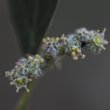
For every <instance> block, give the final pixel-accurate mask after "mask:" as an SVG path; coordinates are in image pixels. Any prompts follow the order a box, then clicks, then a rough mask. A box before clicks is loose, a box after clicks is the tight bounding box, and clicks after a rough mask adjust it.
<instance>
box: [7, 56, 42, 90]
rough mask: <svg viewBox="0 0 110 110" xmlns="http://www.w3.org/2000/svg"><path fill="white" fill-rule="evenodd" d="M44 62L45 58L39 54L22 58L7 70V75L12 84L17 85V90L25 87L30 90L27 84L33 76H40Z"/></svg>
mask: <svg viewBox="0 0 110 110" xmlns="http://www.w3.org/2000/svg"><path fill="white" fill-rule="evenodd" d="M43 62H44V59H43V58H41V56H39V55H35V56H29V57H28V58H27V59H26V58H22V59H20V60H19V61H18V62H17V63H16V66H15V68H14V69H12V70H11V71H7V72H6V77H9V79H10V81H11V82H10V84H11V85H15V86H16V88H17V90H16V91H17V92H18V91H19V89H21V88H23V87H24V88H25V89H26V90H27V92H29V89H28V88H27V85H28V83H29V82H30V81H32V78H39V76H40V75H41V74H42V69H41V68H42V63H43Z"/></svg>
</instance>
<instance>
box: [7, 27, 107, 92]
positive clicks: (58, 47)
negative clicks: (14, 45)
mask: <svg viewBox="0 0 110 110" xmlns="http://www.w3.org/2000/svg"><path fill="white" fill-rule="evenodd" d="M105 31H106V29H104V30H103V32H100V31H99V30H97V31H95V30H87V29H86V28H80V29H77V30H76V31H75V33H74V34H70V35H64V34H63V35H62V36H61V37H47V38H44V39H43V40H42V48H41V52H40V53H39V54H36V55H33V56H28V57H27V58H21V59H20V60H18V62H17V63H16V66H15V68H14V69H12V70H10V71H7V72H6V77H8V78H9V80H10V84H11V85H15V86H16V88H17V90H16V91H17V92H19V90H20V89H21V88H25V89H26V90H27V92H29V89H28V84H29V83H30V82H31V81H32V79H37V78H39V77H40V76H42V75H43V73H45V71H46V70H47V69H48V68H49V66H50V65H52V63H54V62H55V61H56V60H57V59H58V58H59V57H61V56H72V58H73V60H78V59H79V57H80V58H82V59H84V58H85V56H86V55H85V54H84V53H83V52H84V50H86V51H88V52H91V53H93V54H100V52H101V51H102V50H105V49H106V48H105V47H104V45H106V44H108V41H107V40H105V38H104V36H105Z"/></svg>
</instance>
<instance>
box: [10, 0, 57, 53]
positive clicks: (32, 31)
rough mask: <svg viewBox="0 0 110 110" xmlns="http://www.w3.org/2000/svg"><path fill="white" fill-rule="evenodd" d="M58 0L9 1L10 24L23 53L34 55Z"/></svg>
mask: <svg viewBox="0 0 110 110" xmlns="http://www.w3.org/2000/svg"><path fill="white" fill-rule="evenodd" d="M57 3H58V0H9V8H10V12H11V17H12V22H13V24H14V26H15V28H16V30H17V32H18V36H19V40H20V43H21V47H22V49H23V52H24V53H31V54H35V53H36V51H37V49H38V47H39V45H40V42H41V40H42V37H43V36H44V34H45V32H46V30H47V28H48V25H49V23H50V20H51V18H52V16H53V13H54V10H55V8H56V6H57Z"/></svg>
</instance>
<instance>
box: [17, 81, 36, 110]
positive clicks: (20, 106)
mask: <svg viewBox="0 0 110 110" xmlns="http://www.w3.org/2000/svg"><path fill="white" fill-rule="evenodd" d="M36 85H37V81H36V80H33V81H32V82H31V84H30V85H29V90H30V92H29V93H27V91H24V93H23V94H22V95H21V98H20V100H19V101H18V102H17V105H16V108H15V110H27V108H28V102H29V99H30V97H31V94H32V92H33V90H34V89H35V87H36Z"/></svg>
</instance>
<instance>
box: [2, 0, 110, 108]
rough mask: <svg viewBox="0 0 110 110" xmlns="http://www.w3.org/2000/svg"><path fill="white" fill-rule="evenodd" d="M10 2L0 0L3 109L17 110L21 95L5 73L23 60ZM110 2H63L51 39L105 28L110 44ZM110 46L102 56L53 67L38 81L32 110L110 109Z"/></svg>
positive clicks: (102, 0)
mask: <svg viewBox="0 0 110 110" xmlns="http://www.w3.org/2000/svg"><path fill="white" fill-rule="evenodd" d="M7 1H8V0H0V110H14V106H15V104H16V102H17V100H18V99H19V96H20V93H18V94H17V93H16V92H15V87H13V86H10V85H9V81H8V80H7V79H6V78H5V77H4V71H6V70H9V69H10V68H12V67H13V66H14V63H15V62H16V61H17V59H19V58H20V57H22V53H21V50H20V46H19V44H18V38H17V37H18V36H17V33H16V30H15V29H14V27H13V25H12V21H11V18H10V13H9V9H8V8H7ZM109 11H110V0H61V3H60V6H59V8H58V10H57V13H56V15H55V19H54V21H53V24H52V27H51V29H50V30H49V31H48V33H47V35H49V36H59V35H61V34H63V33H64V34H68V33H72V32H74V30H75V29H77V28H80V27H87V28H88V29H100V30H102V29H103V28H104V27H106V28H107V29H108V30H107V33H106V39H108V40H109V41H110V38H109V36H110V13H109ZM109 46H110V45H108V46H107V50H106V51H104V52H102V54H101V55H99V56H95V55H90V54H88V55H87V58H86V59H85V60H79V61H73V60H72V58H70V57H67V58H66V59H65V60H63V61H62V65H63V66H62V69H61V70H58V69H56V68H54V69H53V70H50V71H49V72H48V73H46V75H45V76H44V77H43V78H42V79H41V80H40V81H39V82H38V85H37V87H36V90H35V91H34V93H33V94H32V97H31V100H30V104H29V110H110V48H109Z"/></svg>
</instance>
